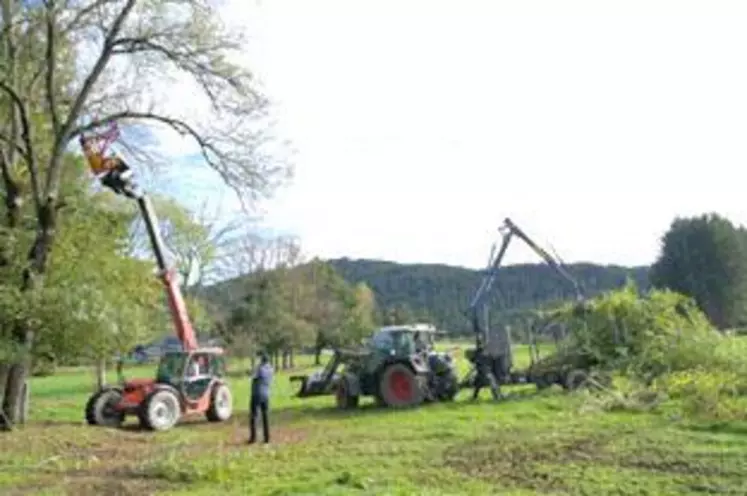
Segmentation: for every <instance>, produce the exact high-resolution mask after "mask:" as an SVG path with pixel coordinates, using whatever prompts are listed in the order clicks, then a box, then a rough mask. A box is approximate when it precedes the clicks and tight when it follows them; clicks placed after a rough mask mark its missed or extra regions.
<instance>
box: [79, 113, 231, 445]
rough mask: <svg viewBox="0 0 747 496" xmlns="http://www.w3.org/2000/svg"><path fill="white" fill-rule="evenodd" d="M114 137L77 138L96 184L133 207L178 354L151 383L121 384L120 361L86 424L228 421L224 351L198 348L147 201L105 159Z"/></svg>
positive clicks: (123, 169) (166, 357)
mask: <svg viewBox="0 0 747 496" xmlns="http://www.w3.org/2000/svg"><path fill="white" fill-rule="evenodd" d="M118 135H119V133H118V130H117V127H116V125H112V126H111V127H110V129H109V130H108V131H106V132H104V133H101V134H97V135H89V136H81V138H80V144H81V147H82V148H83V151H84V154H85V156H86V160H87V161H88V164H89V166H90V168H91V171H92V172H93V173H94V174H95V175H96V176H97V178H98V179H99V180H100V181H101V183H102V184H103V185H104V186H106V187H107V188H109V189H111V190H112V191H114V192H115V193H116V194H120V195H123V196H126V197H127V198H130V199H132V200H134V201H136V202H137V205H138V207H139V209H140V214H141V215H142V218H143V221H144V222H145V227H146V229H147V231H148V237H149V238H150V242H151V245H152V247H153V252H154V254H155V258H156V264H157V266H158V270H159V277H160V278H161V280H162V281H163V284H164V287H165V289H166V295H167V297H168V304H169V310H170V313H171V318H172V320H173V323H174V327H175V329H176V335H177V337H178V338H179V340H180V341H181V343H182V350H180V351H170V352H167V353H165V354H163V355H162V357H161V360H160V363H159V365H158V370H157V372H156V377H155V378H148V379H130V380H124V378H123V377H122V373H121V368H122V367H121V361H120V364H119V367H118V371H119V375H120V385H119V386H105V387H103V388H102V389H100V390H99V391H97V392H96V393H94V394H93V395H92V396H91V398H90V399H89V400H88V403H87V404H86V409H85V417H86V421H87V422H88V423H89V424H90V425H102V426H108V427H118V426H120V425H121V424H122V423H123V422H124V421H125V418H126V416H127V415H135V416H137V417H138V419H139V421H140V425H141V426H142V427H144V428H146V429H149V430H157V431H163V430H167V429H170V428H172V427H173V426H174V425H176V423H177V422H178V421H179V419H180V418H182V417H183V416H186V415H194V414H201V415H205V416H206V417H207V419H208V420H210V421H213V422H221V421H225V420H228V419H229V418H230V417H231V414H232V410H233V398H232V395H231V390H230V389H229V388H228V385H227V384H226V381H225V379H224V377H225V373H226V367H225V357H224V354H223V350H222V349H221V348H200V347H199V346H198V343H197V338H196V336H195V332H194V329H193V328H192V323H191V322H190V320H189V316H188V315H187V309H186V306H185V303H184V298H183V297H182V293H181V290H180V289H179V284H178V281H177V278H176V273H175V271H174V270H173V269H170V268H169V267H168V266H167V262H166V255H165V252H166V250H165V247H164V242H163V240H162V238H161V234H160V232H159V230H158V221H157V219H156V215H155V212H154V211H153V207H152V205H151V202H150V200H149V199H148V197H147V195H145V194H144V193H143V192H142V191H140V190H139V188H138V187H137V186H136V185H135V184H134V182H133V181H132V171H131V170H130V168H129V167H128V166H127V164H126V163H125V162H124V160H122V159H121V158H120V157H119V156H117V155H116V154H111V155H108V156H107V155H106V150H107V148H108V147H109V146H110V145H111V144H112V143H113V142H114V141H115V140H116V139H117V137H118Z"/></svg>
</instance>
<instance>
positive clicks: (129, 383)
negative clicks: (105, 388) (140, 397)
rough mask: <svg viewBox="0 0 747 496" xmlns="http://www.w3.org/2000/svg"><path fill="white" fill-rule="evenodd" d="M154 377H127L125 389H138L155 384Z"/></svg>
mask: <svg viewBox="0 0 747 496" xmlns="http://www.w3.org/2000/svg"><path fill="white" fill-rule="evenodd" d="M155 382H156V381H155V380H154V379H128V380H126V381H125V383H124V387H125V388H126V389H139V388H143V387H148V386H152V385H153V384H155Z"/></svg>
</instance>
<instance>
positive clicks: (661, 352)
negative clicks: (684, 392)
mask: <svg viewBox="0 0 747 496" xmlns="http://www.w3.org/2000/svg"><path fill="white" fill-rule="evenodd" d="M557 317H558V318H559V319H560V320H561V322H562V323H563V324H565V326H566V328H567V329H568V331H569V334H568V338H567V342H566V345H567V346H570V347H572V348H578V349H582V350H583V351H584V352H585V353H586V354H588V355H590V356H592V357H594V361H595V362H596V363H598V364H599V365H600V366H602V367H604V368H607V369H616V370H619V371H621V372H622V373H624V374H625V375H629V376H631V377H634V378H637V379H643V380H644V381H646V382H650V381H651V380H653V379H654V378H655V377H658V376H660V375H662V374H665V373H669V372H672V371H677V370H687V369H690V368H693V367H696V366H699V365H702V364H704V363H707V362H709V361H710V360H711V359H712V358H713V357H714V355H715V353H716V349H717V348H718V347H719V345H720V343H721V341H722V339H723V338H722V336H721V335H720V334H719V333H718V332H717V331H716V330H715V329H714V328H713V326H711V324H710V323H709V322H708V319H707V318H706V317H705V315H704V314H703V313H702V312H701V311H700V310H699V309H698V308H697V306H696V305H695V303H694V302H693V301H692V300H691V299H690V298H687V297H685V296H683V295H680V294H678V293H674V292H672V291H668V290H652V291H650V292H648V293H647V294H645V295H642V294H640V293H639V292H638V290H637V289H636V288H635V286H634V285H632V284H628V285H627V286H625V287H624V288H622V289H620V290H617V291H611V292H607V293H604V294H602V295H600V296H599V297H597V298H595V299H593V300H591V301H589V302H586V303H585V304H584V305H583V306H579V305H567V306H566V307H564V308H563V310H562V311H561V312H559V313H558V314H557Z"/></svg>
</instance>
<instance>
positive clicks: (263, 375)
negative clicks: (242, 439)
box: [249, 352, 273, 444]
mask: <svg viewBox="0 0 747 496" xmlns="http://www.w3.org/2000/svg"><path fill="white" fill-rule="evenodd" d="M272 375H273V370H272V365H270V357H268V356H267V354H266V353H264V352H260V353H259V366H258V367H257V370H256V371H255V372H254V374H253V375H252V397H251V398H252V399H251V405H250V410H249V444H252V443H254V442H255V441H256V440H257V415H259V413H260V412H261V413H262V433H263V434H264V438H265V443H269V442H270V423H269V419H268V417H269V413H268V410H269V408H270V384H271V383H272Z"/></svg>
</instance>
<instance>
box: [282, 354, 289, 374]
mask: <svg viewBox="0 0 747 496" xmlns="http://www.w3.org/2000/svg"><path fill="white" fill-rule="evenodd" d="M283 370H288V350H283Z"/></svg>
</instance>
